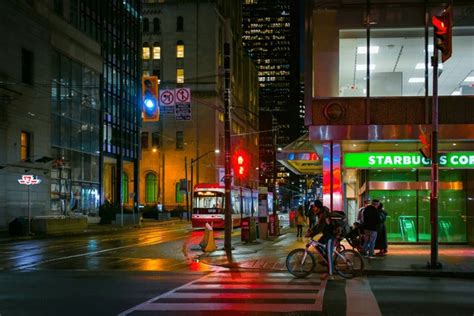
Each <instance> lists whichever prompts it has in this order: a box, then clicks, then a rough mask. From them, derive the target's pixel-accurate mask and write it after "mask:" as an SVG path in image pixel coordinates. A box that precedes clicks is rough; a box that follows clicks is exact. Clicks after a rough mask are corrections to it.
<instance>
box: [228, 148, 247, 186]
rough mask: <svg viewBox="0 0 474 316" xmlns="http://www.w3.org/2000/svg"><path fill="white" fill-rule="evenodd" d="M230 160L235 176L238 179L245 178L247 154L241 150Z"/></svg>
mask: <svg viewBox="0 0 474 316" xmlns="http://www.w3.org/2000/svg"><path fill="white" fill-rule="evenodd" d="M232 160H233V163H232V165H233V169H234V174H235V176H236V177H238V178H240V179H243V178H245V177H247V174H248V166H249V159H248V155H247V153H246V152H245V151H243V150H238V151H236V152H235V153H234V156H233V159H232Z"/></svg>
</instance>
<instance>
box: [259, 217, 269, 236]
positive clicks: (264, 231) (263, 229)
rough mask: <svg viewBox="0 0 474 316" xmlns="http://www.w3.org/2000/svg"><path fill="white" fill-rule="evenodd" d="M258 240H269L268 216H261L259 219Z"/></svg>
mask: <svg viewBox="0 0 474 316" xmlns="http://www.w3.org/2000/svg"><path fill="white" fill-rule="evenodd" d="M258 238H260V239H267V238H268V223H267V217H266V216H261V217H259V218H258Z"/></svg>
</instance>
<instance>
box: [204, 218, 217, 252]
mask: <svg viewBox="0 0 474 316" xmlns="http://www.w3.org/2000/svg"><path fill="white" fill-rule="evenodd" d="M206 230H207V232H208V233H207V244H206V246H205V247H204V252H213V251H214V250H216V249H217V247H216V243H215V241H214V230H213V229H212V226H211V225H209V224H208V223H206Z"/></svg>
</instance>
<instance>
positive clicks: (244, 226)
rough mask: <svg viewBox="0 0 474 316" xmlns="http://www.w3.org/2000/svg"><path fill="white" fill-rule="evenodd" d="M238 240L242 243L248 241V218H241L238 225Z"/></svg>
mask: <svg viewBox="0 0 474 316" xmlns="http://www.w3.org/2000/svg"><path fill="white" fill-rule="evenodd" d="M240 234H241V235H240V238H241V240H242V241H245V242H248V241H250V217H244V218H242V222H241V223H240Z"/></svg>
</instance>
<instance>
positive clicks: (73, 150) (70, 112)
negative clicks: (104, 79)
mask: <svg viewBox="0 0 474 316" xmlns="http://www.w3.org/2000/svg"><path fill="white" fill-rule="evenodd" d="M52 65H53V77H52V78H53V79H52V82H51V105H52V108H51V112H52V129H51V132H52V133H51V140H52V146H53V157H54V158H55V159H56V160H55V161H54V163H53V168H52V170H51V211H52V213H57V214H68V213H69V212H70V211H74V212H82V213H83V214H88V213H95V212H96V211H97V208H98V203H99V200H98V199H99V153H100V152H99V139H100V137H99V135H100V134H99V127H100V98H99V91H100V89H99V88H100V74H98V73H96V72H94V71H93V70H91V69H89V68H87V67H84V66H82V65H80V64H79V63H76V62H74V61H72V60H71V59H69V58H67V57H65V56H63V55H61V54H59V53H56V52H54V53H53V57H52Z"/></svg>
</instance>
